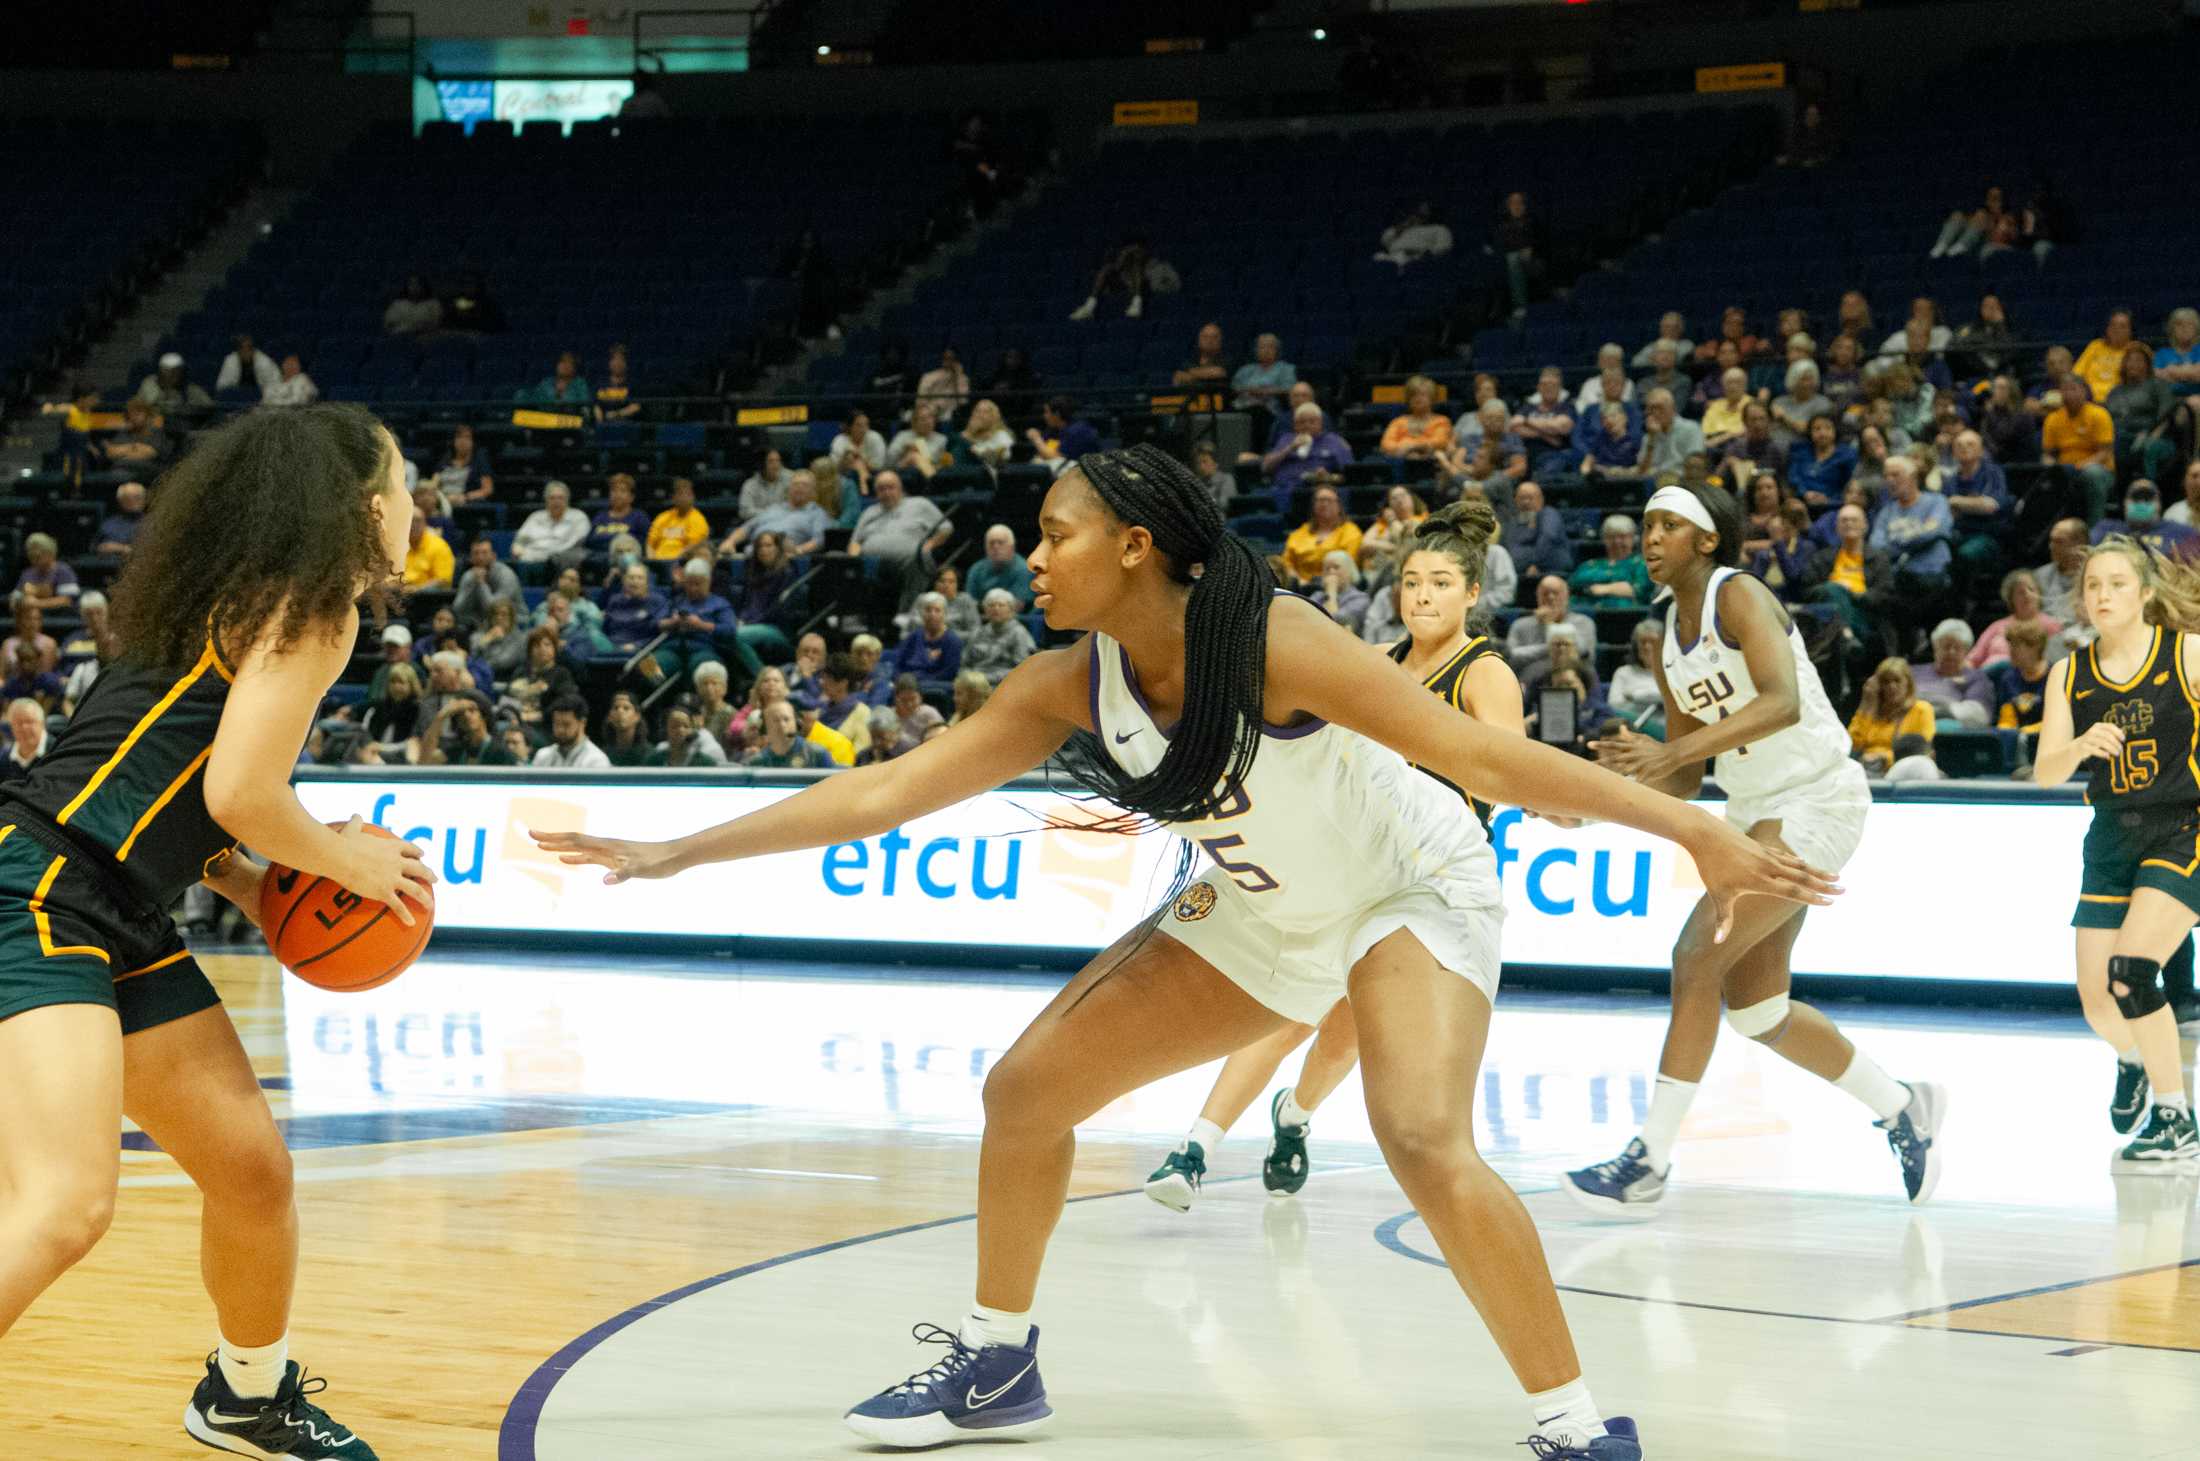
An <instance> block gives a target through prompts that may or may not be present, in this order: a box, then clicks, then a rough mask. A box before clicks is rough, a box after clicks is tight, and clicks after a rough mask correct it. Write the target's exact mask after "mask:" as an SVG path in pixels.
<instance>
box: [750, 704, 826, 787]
mask: <svg viewBox="0 0 2200 1461" xmlns="http://www.w3.org/2000/svg"><path fill="white" fill-rule="evenodd" d="M763 721H764V744H763V745H761V746H759V747H757V748H756V749H755V750H753V751H750V752H748V753H747V754H746V755H744V756H743V757H742V764H743V765H746V766H755V767H760V768H762V769H764V770H778V769H781V768H791V769H794V770H798V771H830V770H831V769H832V767H833V759H832V757H831V756H830V755H829V754H828V753H827V752H826V750H825V748H824V747H823V746H821V745H819V744H817V743H816V742H815V741H810V740H805V739H803V738H802V737H801V736H800V734H799V733H798V732H799V729H800V726H799V723H798V720H797V717H796V715H795V707H794V702H793V701H791V700H780V701H777V702H775V703H773V704H772V705H770V706H767V707H766V708H765V709H764V711H763Z"/></svg>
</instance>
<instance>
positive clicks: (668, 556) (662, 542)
mask: <svg viewBox="0 0 2200 1461" xmlns="http://www.w3.org/2000/svg"><path fill="white" fill-rule="evenodd" d="M709 542H710V523H709V522H708V521H707V520H705V518H704V517H703V515H702V514H701V513H700V512H698V511H696V510H695V484H694V483H693V482H691V481H689V480H688V479H687V478H685V477H675V478H673V479H672V505H671V506H670V507H668V508H666V509H665V510H664V511H663V512H660V513H658V514H657V516H656V517H655V518H654V519H653V520H651V522H650V524H649V544H648V547H647V549H646V551H647V553H648V554H649V556H650V557H651V558H654V559H656V560H657V561H658V562H660V563H662V562H672V561H676V560H678V559H681V558H685V557H687V555H688V554H689V553H690V552H691V551H693V550H694V549H696V548H698V547H702V546H705V545H707V544H708V543H709Z"/></svg>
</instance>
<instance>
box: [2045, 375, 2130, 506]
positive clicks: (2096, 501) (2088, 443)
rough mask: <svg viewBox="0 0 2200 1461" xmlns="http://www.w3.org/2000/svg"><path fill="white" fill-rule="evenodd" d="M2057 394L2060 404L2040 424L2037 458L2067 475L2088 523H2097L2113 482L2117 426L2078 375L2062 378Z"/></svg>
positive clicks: (2114, 477) (2106, 503) (2114, 481)
mask: <svg viewBox="0 0 2200 1461" xmlns="http://www.w3.org/2000/svg"><path fill="white" fill-rule="evenodd" d="M2058 394H2059V395H2060V397H2061V405H2060V406H2058V407H2057V408H2056V409H2055V410H2053V411H2051V412H2049V413H2048V415H2047V419H2045V420H2044V421H2042V422H2041V423H2040V452H2041V457H2040V459H2041V460H2042V461H2043V462H2045V463H2046V464H2047V465H2049V466H2061V467H2062V468H2063V469H2064V470H2065V471H2067V472H2069V474H2070V475H2071V477H2072V478H2073V479H2074V480H2075V481H2076V483H2077V485H2078V487H2079V489H2080V490H2081V491H2083V492H2084V493H2085V506H2086V513H2085V515H2086V518H2087V520H2088V521H2098V520H2099V519H2100V517H2101V515H2102V514H2103V513H2104V512H2105V511H2106V510H2107V508H2108V494H2109V489H2110V488H2112V487H2113V486H2115V483H2116V423H2115V421H2114V420H2113V419H2112V418H2111V417H2110V416H2109V414H2108V412H2107V411H2105V410H2103V409H2102V408H2101V407H2099V406H2096V405H2094V404H2093V402H2092V400H2091V399H2090V398H2089V395H2088V388H2087V386H2086V383H2085V381H2084V380H2082V379H2081V378H2079V377H2078V376H2077V375H2075V374H2073V375H2068V376H2065V377H2063V382H2062V385H2061V387H2060V389H2059V392H2058Z"/></svg>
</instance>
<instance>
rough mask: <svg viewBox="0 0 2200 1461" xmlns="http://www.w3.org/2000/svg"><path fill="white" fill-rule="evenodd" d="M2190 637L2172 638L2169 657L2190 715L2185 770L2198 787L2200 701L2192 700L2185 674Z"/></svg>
mask: <svg viewBox="0 0 2200 1461" xmlns="http://www.w3.org/2000/svg"><path fill="white" fill-rule="evenodd" d="M2190 637H2191V636H2189V635H2185V634H2177V635H2174V636H2172V637H2171V640H2170V655H2169V657H2170V659H2171V661H2172V662H2173V663H2175V664H2176V666H2177V688H2178V689H2180V690H2182V691H2184V692H2185V708H2186V710H2188V711H2190V712H2191V714H2192V744H2191V745H2189V746H2188V747H2186V749H2185V769H2186V770H2187V771H2189V772H2191V773H2192V781H2193V785H2195V786H2200V699H2194V698H2193V693H2192V678H2191V676H2189V675H2187V674H2186V673H2185V641H2186V639H2188V638H2190Z"/></svg>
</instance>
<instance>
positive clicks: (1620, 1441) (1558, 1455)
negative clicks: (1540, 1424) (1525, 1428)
mask: <svg viewBox="0 0 2200 1461" xmlns="http://www.w3.org/2000/svg"><path fill="white" fill-rule="evenodd" d="M1520 1444H1522V1445H1523V1446H1526V1447H1527V1448H1528V1451H1529V1453H1530V1454H1531V1455H1533V1456H1534V1457H1535V1461H1642V1437H1641V1436H1640V1435H1639V1434H1637V1432H1636V1430H1635V1423H1634V1422H1633V1421H1631V1420H1629V1419H1628V1418H1627V1417H1626V1416H1624V1415H1615V1416H1613V1417H1612V1418H1611V1419H1610V1420H1608V1421H1606V1422H1605V1423H1604V1434H1603V1435H1601V1436H1598V1437H1597V1438H1596V1439H1595V1440H1593V1441H1587V1442H1584V1443H1582V1444H1580V1445H1575V1444H1573V1443H1572V1442H1569V1441H1554V1440H1552V1439H1550V1438H1549V1437H1548V1436H1530V1437H1528V1439H1526V1440H1525V1441H1522V1442H1521V1443H1520Z"/></svg>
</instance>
